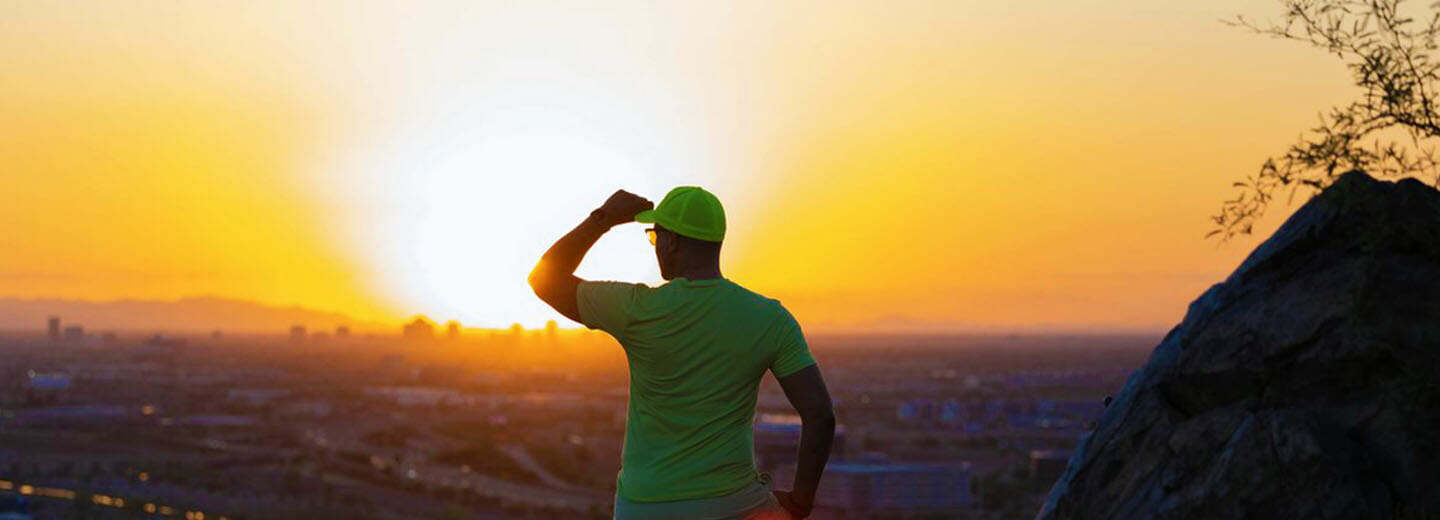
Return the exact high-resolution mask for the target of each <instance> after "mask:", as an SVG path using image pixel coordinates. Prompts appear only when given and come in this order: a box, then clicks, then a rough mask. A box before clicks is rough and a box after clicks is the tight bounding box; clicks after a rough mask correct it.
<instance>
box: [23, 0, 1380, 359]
mask: <svg viewBox="0 0 1440 520" xmlns="http://www.w3.org/2000/svg"><path fill="white" fill-rule="evenodd" d="M399 6H400V3H391V4H388V5H387V4H381V3H359V2H333V3H309V4H306V5H303V6H302V5H294V4H292V3H283V2H258V3H238V4H220V3H201V2H192V3H174V2H130V3H119V2H109V3H99V4H77V3H41V2H9V3H5V4H3V5H0V67H3V69H0V70H4V71H5V72H4V75H3V79H0V114H3V115H4V117H3V118H0V165H3V169H0V243H3V244H5V246H6V247H5V250H6V254H4V255H0V296H18V297H24V298H36V297H63V298H83V299H100V300H103V299H115V298H154V299H174V298H178V297H181V296H186V295H199V294H207V295H220V296H227V297H235V298H245V299H253V300H258V301H261V302H266V303H272V304H300V305H305V306H310V307H316V308H321V309H331V310H338V311H342V312H346V313H350V314H352V315H354V316H356V317H357V318H359V319H374V320H383V321H388V320H395V319H398V318H400V317H402V316H405V315H409V314H413V313H416V312H424V313H426V314H429V315H431V316H432V317H434V318H437V319H441V320H445V319H451V318H456V319H460V320H462V321H464V322H465V323H467V324H473V325H477V326H503V325H504V324H507V323H510V322H512V321H520V322H522V323H525V324H527V325H531V326H535V325H538V324H540V323H543V322H544V321H545V320H547V319H551V318H555V317H556V315H555V314H553V313H552V312H551V311H549V310H548V309H547V308H545V307H544V306H543V304H541V303H540V302H538V301H537V300H535V299H534V298H533V297H531V296H530V294H529V291H528V288H526V287H525V285H524V275H525V273H526V272H527V271H528V269H529V267H530V266H531V265H532V264H533V262H534V261H535V259H536V258H537V257H538V256H539V254H540V253H541V252H542V251H543V250H544V248H545V247H546V246H548V244H549V242H550V241H552V240H553V239H554V238H556V237H558V236H559V235H560V234H562V233H563V232H564V231H566V230H567V229H569V227H570V226H572V225H573V224H574V223H575V222H577V221H578V219H580V218H581V217H583V216H584V215H585V214H586V213H587V212H588V211H589V210H590V209H591V208H593V207H594V206H595V205H597V204H598V203H599V202H601V201H602V200H603V199H604V197H605V196H606V195H608V193H609V192H610V191H613V190H614V189H616V188H626V189H630V190H632V191H637V192H641V193H643V194H646V195H649V196H652V197H655V198H657V199H658V197H660V196H661V195H663V194H664V192H665V191H666V190H667V189H668V188H669V187H671V186H674V185H679V184H699V185H703V186H706V187H708V188H710V189H712V191H714V192H716V193H717V194H719V195H720V197H721V198H722V200H723V201H725V203H726V205H727V209H728V211H729V214H730V218H731V231H730V235H729V240H728V242H727V246H726V252H725V269H726V271H727V275H729V276H730V277H731V278H733V279H736V280H737V281H739V282H740V283H742V284H745V285H748V286H750V287H751V288H753V289H755V290H757V291H760V292H762V293H766V294H769V295H771V296H774V297H778V298H780V299H781V300H782V301H784V302H785V303H786V304H787V305H788V306H790V307H791V308H792V310H793V311H794V312H795V314H796V315H797V316H799V317H800V319H801V321H802V323H804V324H805V325H806V326H807V328H809V329H811V330H882V329H883V330H898V329H906V330H926V331H931V330H1005V331H1009V330H1107V331H1109V330H1160V329H1163V328H1164V327H1167V326H1169V325H1171V324H1173V323H1174V322H1175V321H1177V320H1178V319H1179V318H1180V317H1181V315H1182V314H1183V312H1184V308H1185V305H1186V304H1187V303H1188V302H1189V301H1190V300H1192V299H1193V298H1194V297H1195V296H1197V295H1198V294H1199V293H1200V292H1201V291H1203V290H1204V288H1205V287H1207V286H1208V285H1209V284H1211V283H1215V282H1217V281H1219V280H1220V279H1221V278H1222V277H1223V276H1224V275H1225V274H1227V273H1228V272H1229V271H1230V270H1231V269H1232V268H1233V267H1234V266H1235V265H1236V264H1237V263H1238V262H1239V260H1240V259H1241V257H1242V256H1243V255H1244V254H1245V253H1247V252H1248V251H1249V250H1250V249H1251V248H1253V247H1254V245H1255V244H1256V243H1257V241H1258V238H1257V237H1252V238H1243V239H1240V240H1238V241H1235V242H1233V243H1231V244H1227V245H1220V244H1218V243H1216V242H1214V241H1207V240H1205V239H1203V235H1204V234H1205V232H1206V231H1208V230H1209V221H1208V220H1207V217H1208V216H1209V215H1210V214H1211V213H1212V212H1213V211H1214V210H1215V209H1216V208H1217V206H1218V203H1219V202H1220V201H1221V200H1223V199H1224V198H1226V197H1228V196H1230V195H1231V191H1230V188H1229V184H1230V182H1231V181H1233V180H1236V179H1238V178H1240V177H1241V176H1243V175H1245V174H1247V173H1249V172H1251V171H1253V170H1254V169H1255V167H1256V166H1257V165H1258V164H1259V162H1260V161H1261V160H1262V159H1263V158H1264V157H1265V156H1267V155H1269V154H1273V153H1277V152H1279V151H1281V150H1282V149H1283V147H1284V146H1285V145H1287V144H1288V143H1289V142H1290V141H1292V140H1293V139H1294V138H1295V137H1296V136H1297V135H1298V134H1299V132H1300V131H1302V130H1304V129H1306V128H1309V127H1310V126H1313V124H1314V122H1315V121H1316V115H1317V114H1318V113H1319V112H1320V111H1321V110H1323V109H1325V108H1327V107H1329V106H1330V105H1333V104H1337V103H1341V102H1344V101H1346V100H1347V98H1348V96H1349V95H1350V94H1351V93H1352V92H1353V90H1352V89H1351V87H1349V85H1348V82H1347V77H1348V76H1347V73H1346V71H1345V70H1344V68H1343V67H1342V65H1341V64H1340V63H1339V62H1338V61H1337V60H1335V59H1334V58H1333V57H1329V56H1326V55H1324V54H1322V53H1320V52H1316V51H1313V50H1310V49H1308V48H1305V47H1303V46H1301V45H1298V44H1293V43H1287V42H1279V41H1274V40H1269V39H1266V38H1262V37H1258V36H1254V35H1250V34H1247V33H1245V32H1244V31H1241V30H1238V29H1235V28H1232V27H1227V26H1225V25H1222V24H1220V23H1219V22H1218V20H1219V19H1220V18H1224V17H1228V16H1230V15H1232V14H1235V13H1242V12H1243V13H1246V14H1248V15H1250V16H1252V17H1256V18H1261V19H1264V18H1275V17H1276V16H1277V15H1278V14H1279V12H1280V11H1279V7H1278V4H1272V3H1270V2H1255V1H1238V0H1234V1H1228V0H1227V1H1214V2H1183V3H1182V2H1153V1H1145V0H1125V1H1099V0H1094V1H1080V2H1041V1H1038V0H1034V1H1015V2H984V3H979V5H961V3H958V2H884V3H880V2H857V3H844V2H839V3H837V2H808V3H807V2H787V3H784V6H775V5H771V3H767V2H755V3H742V4H726V5H711V6H693V5H686V6H680V5H676V4H672V3H662V2H654V3H625V2H621V3H606V4H605V7H603V8H600V7H595V6H594V5H589V6H587V5H584V4H580V3H575V4H545V5H529V3H525V4H523V5H514V3H502V2H495V3H474V2H455V3H429V4H427V5H426V6H424V7H421V8H414V7H404V8H402V7H399ZM1291 210H1293V207H1285V206H1282V207H1279V208H1277V211H1275V212H1274V213H1273V214H1272V215H1271V217H1270V218H1267V219H1266V221H1265V223H1264V225H1263V226H1261V233H1262V235H1263V234H1268V233H1269V231H1270V230H1272V229H1273V228H1274V226H1275V225H1276V224H1277V223H1278V219H1279V218H1280V217H1283V216H1284V215H1285V214H1288V213H1289V212H1290V211H1291ZM581 274H582V275H587V276H590V277H594V278H615V279H629V280H640V281H655V280H658V273H657V271H656V269H655V267H654V265H653V256H652V253H651V251H649V249H648V245H647V244H646V243H645V239H644V236H643V234H642V233H641V232H640V231H639V228H638V227H635V228H634V229H631V228H629V227H626V228H620V229H617V230H616V231H615V232H614V233H612V235H611V236H607V237H606V238H605V239H603V240H602V241H601V243H600V244H599V245H598V246H597V248H596V251H595V253H594V255H593V257H592V258H591V259H590V260H589V261H587V263H586V265H584V266H582V273H581Z"/></svg>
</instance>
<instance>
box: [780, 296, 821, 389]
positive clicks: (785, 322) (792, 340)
mask: <svg viewBox="0 0 1440 520" xmlns="http://www.w3.org/2000/svg"><path fill="white" fill-rule="evenodd" d="M776 332H777V335H776V336H775V338H776V340H777V341H778V342H779V345H778V349H777V350H776V352H775V360H774V361H772V362H771V363H770V372H771V373H774V374H775V377H777V378H778V377H785V376H788V375H790V374H794V373H796V372H799V371H800V370H801V369H803V368H805V367H808V366H810V365H814V364H815V358H814V357H812V356H811V355H810V346H809V345H808V344H806V343H805V333H803V332H801V331H800V323H798V322H796V321H795V317H794V316H791V315H790V312H789V311H781V315H780V322H779V323H778V324H777V325H776Z"/></svg>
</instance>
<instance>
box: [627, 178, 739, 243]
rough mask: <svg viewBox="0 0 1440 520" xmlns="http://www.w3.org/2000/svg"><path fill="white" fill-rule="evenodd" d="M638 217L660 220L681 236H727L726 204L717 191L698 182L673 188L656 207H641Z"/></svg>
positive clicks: (716, 238) (716, 239) (709, 238)
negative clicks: (718, 196) (648, 208)
mask: <svg viewBox="0 0 1440 520" xmlns="http://www.w3.org/2000/svg"><path fill="white" fill-rule="evenodd" d="M635 221H636V222H641V223H645V224H660V226H661V227H663V228H665V229H668V230H670V231H674V232H676V233H678V234H680V235H681V236H686V237H690V238H694V239H696V240H704V241H707V242H721V241H723V240H725V208H724V207H722V206H721V205H720V199H718V198H716V197H715V194H713V193H710V192H708V191H705V189H704V188H700V187H698V186H681V187H679V188H675V189H673V190H670V193H666V194H665V198H664V199H663V200H661V201H660V205H659V206H655V209H650V210H645V211H641V212H640V213H639V214H637V215H635Z"/></svg>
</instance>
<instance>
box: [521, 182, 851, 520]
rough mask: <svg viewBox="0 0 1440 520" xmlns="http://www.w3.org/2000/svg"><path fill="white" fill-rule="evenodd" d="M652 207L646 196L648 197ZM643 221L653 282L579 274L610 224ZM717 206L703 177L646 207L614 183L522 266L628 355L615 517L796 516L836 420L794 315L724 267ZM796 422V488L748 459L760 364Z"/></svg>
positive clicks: (810, 492) (548, 294)
mask: <svg viewBox="0 0 1440 520" xmlns="http://www.w3.org/2000/svg"><path fill="white" fill-rule="evenodd" d="M652 208H653V209H652ZM632 221H639V222H643V223H653V224H654V225H655V227H654V228H652V229H647V230H646V232H647V233H648V234H649V235H650V242H651V243H652V244H653V245H654V246H655V258H656V260H658V261H659V262H660V275H661V277H663V278H664V279H666V280H668V282H667V283H666V284H664V285H661V286H659V287H649V286H646V285H642V284H633V283H622V282H591V281H585V280H581V279H579V278H577V277H576V276H575V275H574V273H575V268H576V267H578V266H579V265H580V261H581V259H583V258H584V257H585V253H586V252H587V251H589V250H590V247H591V246H592V245H594V244H595V241H596V240H599V238H600V236H601V235H603V234H605V232H606V231H609V230H610V228H612V227H615V226H617V225H620V224H624V223H627V222H632ZM724 238H725V211H724V209H723V208H722V207H721V205H720V201H719V199H716V198H715V196H714V195H712V194H710V192H707V191H705V190H703V189H700V188H695V187H680V188H675V189H674V190H671V192H670V193H669V194H667V195H666V196H665V199H664V200H662V201H661V202H660V206H659V207H654V204H652V203H651V202H650V201H648V200H645V199H644V198H641V197H639V196H636V195H634V194H631V193H628V192H625V191H623V190H622V191H617V192H615V194H614V195H611V196H610V199H609V200H606V201H605V204H604V205H603V206H601V207H600V209H597V210H595V211H593V212H591V213H590V216H589V217H588V218H586V219H585V221H584V222H581V223H580V225H579V226H577V227H576V228H575V229H574V230H572V231H570V233H568V234H566V235H565V236H564V237H562V238H560V240H559V241H558V242H555V245H553V246H551V247H550V250H549V251H546V252H545V255H544V256H543V257H541V258H540V263H539V265H536V266H535V270H534V271H533V272H531V273H530V287H531V288H533V289H534V290H535V294H536V295H537V296H539V297H540V299H542V300H544V301H545V303H548V304H549V305H550V306H551V307H554V308H555V310H557V311H559V312H560V314H564V315H565V316H566V317H568V318H570V319H572V320H575V321H577V322H580V323H582V324H584V325H585V326H587V327H590V328H592V329H600V330H604V331H605V332H607V333H609V334H610V335H612V336H614V337H615V339H616V340H618V341H619V342H620V345H621V346H622V347H624V348H625V356H626V358H627V359H629V363H630V404H629V410H628V415H627V419H626V422H625V447H624V454H623V456H622V462H621V468H620V476H619V479H618V481H617V484H616V486H617V491H616V497H615V518H617V519H621V520H635V519H661V518H664V519H676V520H681V519H683V520H692V519H705V520H712V519H713V520H719V519H745V518H783V517H784V516H786V513H788V515H789V516H791V517H793V518H797V519H799V518H805V517H806V516H809V514H810V508H811V506H812V505H813V504H814V500H815V488H816V486H817V485H818V484H819V482H820V474H821V472H823V471H824V469H825V461H826V459H827V458H828V457H829V455H830V443H831V441H832V440H833V438H834V434H835V413H834V411H833V409H832V408H831V403H830V394H829V392H828V391H827V390H826V389H825V381H824V379H822V378H821V377H820V369H819V367H817V366H816V365H815V360H814V358H812V357H811V356H810V350H809V347H807V346H806V343H805V337H804V335H803V334H802V333H801V331H800V326H799V324H797V323H796V322H795V318H794V317H792V316H791V315H790V313H789V311H786V310H785V307H783V306H781V305H780V302H778V301H775V300H772V299H769V298H766V297H764V296H761V295H759V294H755V293H753V292H750V291H749V290H746V289H745V288H744V287H741V286H739V285H737V284H736V283H735V282H732V281H730V280H727V279H725V277H723V276H721V274H720V244H721V242H722V241H723V240H724ZM767 370H768V371H770V372H772V373H774V374H775V377H776V379H777V380H779V382H780V387H781V389H783V390H784V392H785V396H786V397H787V398H789V399H790V403H791V404H792V405H793V406H795V409H796V411H798V412H799V414H800V419H801V421H802V423H803V425H802V428H801V436H800V448H799V449H800V452H799V457H798V464H797V468H796V471H795V482H794V484H793V486H792V491H788V492H786V491H771V490H770V485H769V484H770V483H769V477H768V475H761V474H760V473H759V472H757V471H756V469H755V459H754V433H753V422H754V418H755V397H756V392H757V389H758V387H759V385H760V379H761V378H763V377H764V376H765V372H766V371H767Z"/></svg>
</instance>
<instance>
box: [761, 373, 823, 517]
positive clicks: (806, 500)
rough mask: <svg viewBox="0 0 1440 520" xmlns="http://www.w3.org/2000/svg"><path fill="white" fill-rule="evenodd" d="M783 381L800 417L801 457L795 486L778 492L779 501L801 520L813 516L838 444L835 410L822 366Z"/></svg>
mask: <svg viewBox="0 0 1440 520" xmlns="http://www.w3.org/2000/svg"><path fill="white" fill-rule="evenodd" d="M779 381H780V388H781V389H782V390H784V391H785V397H786V398H787V399H789V400H790V405H791V406H794V407H795V411H796V412H797V413H799V414H800V454H799V457H798V459H797V460H796V463H795V483H794V484H793V485H792V486H791V488H790V491H788V492H786V491H776V492H775V497H776V498H777V499H779V500H780V505H781V506H784V507H785V510H786V511H789V512H790V516H791V517H793V518H795V519H796V520H799V519H801V518H805V517H807V516H810V508H811V507H813V506H814V505H815V489H816V488H818V487H819V486H820V474H821V473H824V472H825V461H827V460H829V459H830V444H831V442H832V441H834V440H835V409H834V407H833V406H832V405H831V403H830V391H829V390H827V389H826V388H825V378H823V377H821V376H820V367H819V366H818V365H810V366H809V367H806V368H804V369H801V370H800V371H799V372H796V373H794V374H790V375H788V376H785V377H782V378H779Z"/></svg>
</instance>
